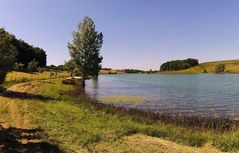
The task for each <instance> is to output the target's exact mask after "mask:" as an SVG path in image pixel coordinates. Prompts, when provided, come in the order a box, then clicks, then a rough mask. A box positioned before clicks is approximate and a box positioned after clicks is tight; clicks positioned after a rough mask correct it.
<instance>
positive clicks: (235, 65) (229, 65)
mask: <svg viewBox="0 0 239 153" xmlns="http://www.w3.org/2000/svg"><path fill="white" fill-rule="evenodd" d="M218 64H225V68H226V69H225V73H239V60H227V61H215V62H206V63H201V64H199V65H197V66H194V67H192V68H189V69H186V70H180V71H167V72H160V73H163V74H174V73H176V74H197V73H204V70H206V71H207V73H215V66H216V65H218Z"/></svg>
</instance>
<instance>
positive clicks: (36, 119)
mask: <svg viewBox="0 0 239 153" xmlns="http://www.w3.org/2000/svg"><path fill="white" fill-rule="evenodd" d="M38 82H40V86H38V87H37V88H36V89H34V90H33V91H32V94H37V95H40V96H42V97H47V98H45V99H38V98H31V99H26V98H12V97H2V96H0V105H1V107H0V116H1V118H0V122H2V123H5V124H9V125H10V126H12V127H15V126H18V127H24V126H26V125H28V126H30V127H32V128H38V129H42V130H43V133H41V139H43V140H44V141H47V142H51V143H53V144H56V145H58V146H59V147H60V148H61V149H62V150H64V151H66V152H97V151H99V150H101V151H102V150H105V149H106V150H107V151H109V152H134V151H133V150H132V149H133V148H131V147H130V146H129V144H128V143H126V142H125V141H124V137H126V136H129V135H134V134H143V135H148V136H153V137H158V138H163V139H166V140H170V141H174V142H177V143H179V144H184V145H187V146H193V147H201V146H204V145H205V144H208V143H211V144H213V146H215V147H216V148H218V149H220V150H223V151H238V150H239V145H238V144H239V139H238V137H239V131H238V130H234V131H233V132H222V133H217V132H215V131H211V130H202V131H200V130H196V129H192V128H183V127H180V126H176V125H173V124H165V123H163V122H160V121H155V120H151V119H149V118H147V117H143V116H140V115H137V114H135V115H133V114H131V115H130V114H127V113H125V112H122V111H119V110H118V109H116V108H114V107H111V106H106V105H103V104H102V105H97V104H94V103H92V102H91V101H90V99H88V98H85V99H79V98H78V97H76V96H73V95H75V94H76V93H74V92H73V91H74V89H75V88H74V86H69V85H63V84H61V79H51V80H48V81H38ZM13 104H14V107H12V105H13ZM13 108H14V109H17V110H16V111H15V112H13ZM17 112H18V113H17ZM16 114H18V115H16ZM26 115H28V119H29V124H26V123H24V122H23V120H24V119H25V118H26ZM24 128H26V127H24ZM28 128H29V127H28Z"/></svg>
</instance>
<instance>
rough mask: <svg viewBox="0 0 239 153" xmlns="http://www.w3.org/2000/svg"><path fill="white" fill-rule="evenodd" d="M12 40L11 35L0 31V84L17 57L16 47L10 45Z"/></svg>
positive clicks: (2, 30)
mask: <svg viewBox="0 0 239 153" xmlns="http://www.w3.org/2000/svg"><path fill="white" fill-rule="evenodd" d="M14 39H15V37H14V36H13V35H11V34H9V33H8V32H6V31H5V30H4V29H0V84H1V83H3V81H4V80H5V77H6V75H7V72H9V71H11V70H12V69H13V67H14V63H15V60H16V55H17V50H16V47H15V46H14V45H13V44H12V43H11V42H12V41H13V40H14Z"/></svg>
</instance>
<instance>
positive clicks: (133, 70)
mask: <svg viewBox="0 0 239 153" xmlns="http://www.w3.org/2000/svg"><path fill="white" fill-rule="evenodd" d="M124 71H125V73H145V71H142V70H137V69H125V70H124Z"/></svg>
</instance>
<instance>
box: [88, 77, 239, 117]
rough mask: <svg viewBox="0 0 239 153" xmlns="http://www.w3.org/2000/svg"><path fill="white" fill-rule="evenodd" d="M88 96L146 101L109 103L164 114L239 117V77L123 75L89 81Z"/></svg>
mask: <svg viewBox="0 0 239 153" xmlns="http://www.w3.org/2000/svg"><path fill="white" fill-rule="evenodd" d="M86 92H87V93H88V94H89V95H91V96H93V97H95V98H97V99H98V100H99V101H101V102H104V98H107V97H114V98H117V97H119V98H118V99H120V97H125V96H126V97H131V98H132V97H136V98H137V97H143V98H142V101H141V102H137V103H135V102H131V100H129V101H127V99H126V101H125V99H124V101H121V100H119V102H112V103H111V102H110V101H109V102H107V103H110V104H112V105H115V106H123V107H129V108H130V107H134V108H135V107H136V108H139V109H144V110H150V111H154V112H163V113H180V114H199V115H206V116H211V115H213V116H223V117H232V118H238V117H239V75H237V74H192V75H182V74H179V75H177V74H122V75H100V76H99V79H98V80H97V81H95V80H87V81H86Z"/></svg>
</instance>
